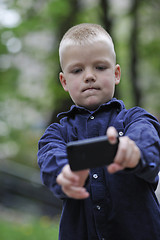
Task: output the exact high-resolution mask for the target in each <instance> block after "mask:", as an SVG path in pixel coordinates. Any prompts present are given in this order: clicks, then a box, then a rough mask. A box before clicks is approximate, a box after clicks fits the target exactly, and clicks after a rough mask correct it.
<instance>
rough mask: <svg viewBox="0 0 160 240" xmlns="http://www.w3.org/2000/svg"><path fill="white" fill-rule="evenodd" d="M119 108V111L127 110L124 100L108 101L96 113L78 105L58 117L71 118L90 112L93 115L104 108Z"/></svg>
mask: <svg viewBox="0 0 160 240" xmlns="http://www.w3.org/2000/svg"><path fill="white" fill-rule="evenodd" d="M109 106H110V107H111V106H112V107H113V106H115V107H117V110H119V111H121V110H122V109H124V108H125V105H124V103H123V101H122V100H117V99H116V98H112V99H111V100H110V101H108V102H107V103H103V104H102V105H100V106H99V107H98V108H97V109H96V110H94V111H90V110H88V109H86V108H84V107H80V106H76V105H72V106H71V108H70V110H69V111H66V112H61V113H59V114H58V115H57V117H58V118H59V117H64V116H71V115H75V114H76V113H77V112H89V113H91V112H92V113H93V112H96V111H98V110H99V109H101V108H104V107H109Z"/></svg>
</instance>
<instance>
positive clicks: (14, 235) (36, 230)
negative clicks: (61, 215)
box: [0, 216, 59, 240]
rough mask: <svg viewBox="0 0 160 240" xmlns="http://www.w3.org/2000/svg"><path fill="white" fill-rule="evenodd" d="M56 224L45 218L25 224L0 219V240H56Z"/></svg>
mask: <svg viewBox="0 0 160 240" xmlns="http://www.w3.org/2000/svg"><path fill="white" fill-rule="evenodd" d="M58 224H59V222H58V221H56V220H54V221H53V220H51V219H50V218H48V217H46V216H44V217H42V218H40V219H39V220H34V221H31V222H27V223H18V222H11V221H7V220H2V219H0V240H22V239H23V240H58Z"/></svg>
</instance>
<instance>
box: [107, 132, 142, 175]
mask: <svg viewBox="0 0 160 240" xmlns="http://www.w3.org/2000/svg"><path fill="white" fill-rule="evenodd" d="M117 135H118V133H117V131H116V129H115V128H114V127H109V128H108V129H107V137H108V140H109V142H110V143H113V144H114V143H115V142H116V141H117ZM140 157H141V153H140V149H139V148H138V146H137V145H136V143H135V142H134V141H133V140H131V139H130V138H129V137H127V136H124V137H120V138H119V146H118V151H117V154H116V156H115V158H114V162H113V163H111V164H110V165H109V166H107V170H108V172H109V173H115V172H117V171H120V170H123V169H125V168H134V167H136V166H137V165H138V163H139V161H140Z"/></svg>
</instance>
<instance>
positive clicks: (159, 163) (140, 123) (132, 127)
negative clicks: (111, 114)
mask: <svg viewBox="0 0 160 240" xmlns="http://www.w3.org/2000/svg"><path fill="white" fill-rule="evenodd" d="M125 135H127V136H128V137H129V138H131V139H132V140H134V141H135V143H136V144H137V146H138V147H139V149H140V151H141V160H140V162H139V164H138V166H137V167H136V168H135V169H133V171H134V172H135V174H136V175H137V176H139V177H141V178H143V179H144V180H145V181H148V182H150V183H156V182H157V181H158V172H159V170H160V124H159V122H158V120H157V119H156V118H155V117H154V116H152V115H151V114H149V113H147V112H146V111H145V110H144V109H141V108H139V107H136V108H133V109H132V111H130V112H128V114H126V118H125ZM131 171H132V170H131Z"/></svg>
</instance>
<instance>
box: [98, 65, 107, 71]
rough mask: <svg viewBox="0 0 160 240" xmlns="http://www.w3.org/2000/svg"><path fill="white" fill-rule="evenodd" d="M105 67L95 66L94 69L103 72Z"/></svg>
mask: <svg viewBox="0 0 160 240" xmlns="http://www.w3.org/2000/svg"><path fill="white" fill-rule="evenodd" d="M106 68H107V67H106V66H97V67H96V69H97V70H100V71H103V70H105V69H106Z"/></svg>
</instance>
